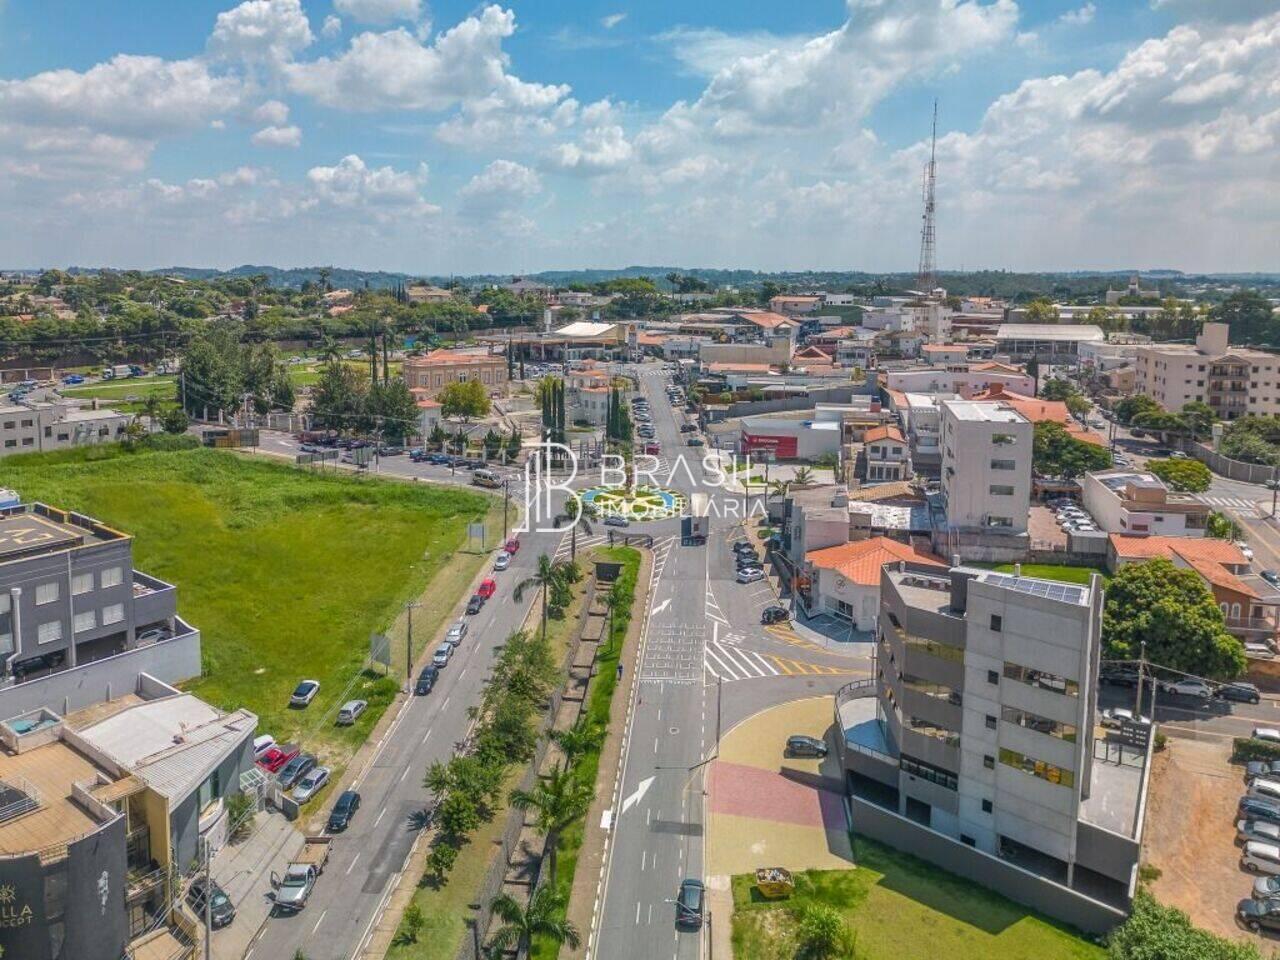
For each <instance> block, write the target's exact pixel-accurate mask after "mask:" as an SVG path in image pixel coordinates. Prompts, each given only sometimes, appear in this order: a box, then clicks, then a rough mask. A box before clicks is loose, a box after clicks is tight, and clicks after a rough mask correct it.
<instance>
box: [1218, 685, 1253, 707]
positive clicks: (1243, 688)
mask: <svg viewBox="0 0 1280 960" xmlns="http://www.w3.org/2000/svg"><path fill="white" fill-rule="evenodd" d="M1214 696H1216V697H1218V698H1219V699H1221V700H1234V701H1236V702H1237V703H1258V702H1259V701H1260V700H1261V699H1262V693H1261V692H1260V691H1259V690H1258V688H1257V687H1255V686H1254V685H1253V684H1252V683H1245V682H1244V681H1236V682H1235V683H1224V684H1223V685H1222V686H1220V687H1218V689H1217V690H1215V691H1214Z"/></svg>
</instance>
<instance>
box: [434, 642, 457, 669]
mask: <svg viewBox="0 0 1280 960" xmlns="http://www.w3.org/2000/svg"><path fill="white" fill-rule="evenodd" d="M451 656H453V644H451V643H442V644H440V646H438V647H436V652H435V653H434V654H433V655H432V657H431V664H432V666H434V667H447V666H448V665H449V658H450V657H451Z"/></svg>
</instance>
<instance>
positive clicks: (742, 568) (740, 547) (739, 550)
mask: <svg viewBox="0 0 1280 960" xmlns="http://www.w3.org/2000/svg"><path fill="white" fill-rule="evenodd" d="M733 563H734V566H735V567H736V568H737V571H738V575H737V581H738V582H739V583H758V582H759V581H761V580H763V579H764V563H763V561H762V560H761V559H760V554H759V553H758V552H757V551H756V548H755V545H754V544H752V542H751V541H750V540H738V541H737V542H735V543H734V545H733Z"/></svg>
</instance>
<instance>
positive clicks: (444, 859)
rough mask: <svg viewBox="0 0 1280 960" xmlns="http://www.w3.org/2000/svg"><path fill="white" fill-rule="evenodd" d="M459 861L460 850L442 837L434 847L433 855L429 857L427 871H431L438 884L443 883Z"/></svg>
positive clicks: (432, 848)
mask: <svg viewBox="0 0 1280 960" xmlns="http://www.w3.org/2000/svg"><path fill="white" fill-rule="evenodd" d="M457 860H458V848H457V847H456V846H454V845H453V844H452V843H450V842H449V841H448V840H447V839H445V838H443V837H441V838H440V839H438V840H437V841H436V842H435V844H434V845H432V847H431V853H430V854H428V855H427V869H428V870H430V871H431V873H432V874H433V875H434V876H435V878H436V880H437V881H438V882H440V883H443V882H444V879H445V877H447V876H448V875H449V871H450V870H452V869H453V865H454V863H456V862H457Z"/></svg>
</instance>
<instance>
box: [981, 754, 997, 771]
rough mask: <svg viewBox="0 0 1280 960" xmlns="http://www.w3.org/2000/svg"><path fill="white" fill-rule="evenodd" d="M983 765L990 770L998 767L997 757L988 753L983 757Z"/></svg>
mask: <svg viewBox="0 0 1280 960" xmlns="http://www.w3.org/2000/svg"><path fill="white" fill-rule="evenodd" d="M982 765H983V766H984V767H986V768H987V769H988V770H994V769H995V768H996V758H995V757H993V756H991V754H989V753H988V754H986V755H985V756H984V757H983V758H982Z"/></svg>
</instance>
